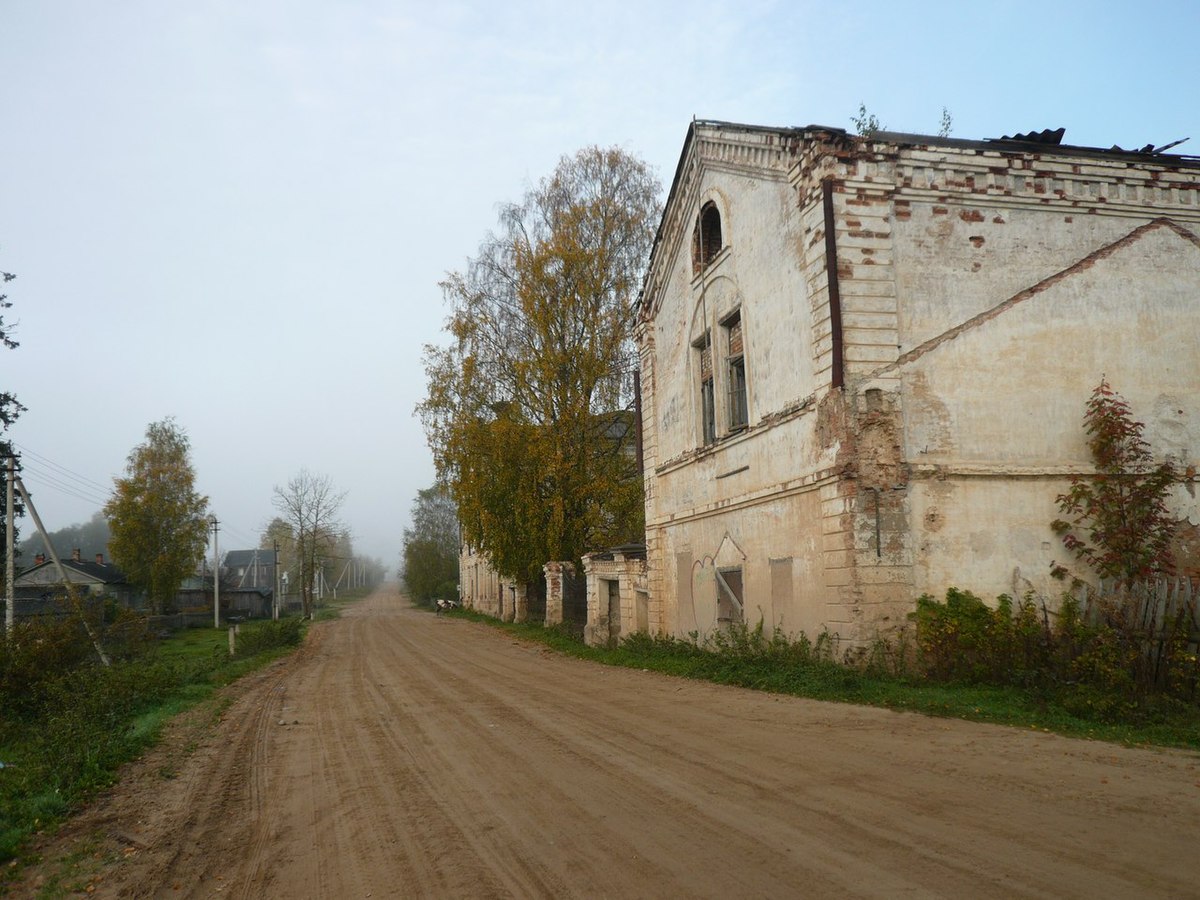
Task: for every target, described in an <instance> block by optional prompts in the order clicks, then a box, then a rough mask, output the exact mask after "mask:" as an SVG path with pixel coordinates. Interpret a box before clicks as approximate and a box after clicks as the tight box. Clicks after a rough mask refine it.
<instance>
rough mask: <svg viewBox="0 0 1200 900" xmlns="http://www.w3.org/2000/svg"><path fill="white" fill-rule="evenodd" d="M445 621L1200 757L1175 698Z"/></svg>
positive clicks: (781, 643)
mask: <svg viewBox="0 0 1200 900" xmlns="http://www.w3.org/2000/svg"><path fill="white" fill-rule="evenodd" d="M447 615H450V616H454V617H457V618H463V619H469V620H471V621H475V622H482V623H484V624H486V625H489V626H491V627H493V628H497V629H500V630H502V631H505V632H507V633H509V634H511V635H513V636H514V637H517V638H520V639H523V640H528V641H533V642H537V643H539V644H543V645H545V646H547V647H550V648H552V649H554V650H556V651H558V652H560V653H563V654H565V655H568V656H573V657H575V658H577V659H587V660H592V661H594V662H598V663H603V664H605V665H611V666H623V667H626V668H633V669H642V670H643V671H651V672H661V673H664V674H667V675H674V676H677V677H681V678H692V679H696V680H701V681H710V682H715V683H718V684H728V685H733V686H736V687H744V688H751V689H753V690H761V691H768V692H771V693H777V694H788V695H791V696H796V697H806V698H809V699H813V700H825V701H831V702H836V703H856V704H861V705H866V706H880V707H885V708H887V709H894V710H906V711H910V712H917V713H922V714H924V715H929V716H938V717H942V718H953V719H966V720H969V721H974V722H987V723H990V724H994V725H1006V726H1012V727H1016V728H1023V729H1031V730H1035V731H1042V732H1050V733H1055V734H1061V735H1066V736H1068V737H1076V738H1089V739H1093V740H1100V741H1109V742H1113V743H1122V744H1128V745H1146V746H1161V747H1183V748H1190V749H1196V750H1200V708H1198V707H1197V706H1196V705H1195V704H1188V703H1183V702H1180V701H1173V700H1169V699H1157V700H1153V701H1149V702H1147V703H1145V704H1143V705H1141V706H1139V707H1137V708H1136V709H1135V708H1132V707H1122V706H1121V702H1122V699H1123V698H1116V697H1113V696H1109V695H1104V694H1099V693H1097V692H1096V691H1095V690H1094V689H1091V688H1088V687H1084V686H1079V685H1058V686H1053V687H1043V688H1022V687H1015V686H1011V685H987V684H971V683H963V682H935V681H930V680H926V679H924V678H922V677H920V676H915V675H912V674H892V673H889V672H887V671H882V670H881V668H882V667H880V666H863V667H859V666H852V665H846V664H843V663H840V662H837V661H835V660H834V659H833V656H832V642H831V641H828V642H827V643H825V642H823V641H822V640H821V639H818V640H817V641H816V642H810V641H808V640H807V639H806V638H803V637H801V638H798V639H795V640H793V639H790V638H783V637H779V636H776V637H774V638H766V637H762V636H761V635H760V636H759V639H758V640H755V639H754V637H753V636H754V632H753V631H752V630H751V631H746V632H744V634H743V639H742V640H736V639H735V640H732V641H730V640H726V641H724V642H718V643H719V644H721V643H723V645H718V646H712V645H710V646H709V647H707V648H706V647H701V646H697V645H696V644H695V643H692V642H690V641H685V640H679V639H673V638H654V637H650V636H648V635H645V634H638V635H633V636H631V637H630V638H628V639H626V640H624V641H622V643H621V644H620V645H619V646H617V647H615V648H606V647H589V646H587V645H586V644H584V643H583V641H582V640H581V639H580V638H579V637H578V636H577V635H575V634H572V633H570V632H569V631H567V630H566V629H563V628H546V627H544V626H541V625H536V624H529V623H522V624H515V623H511V622H500V621H498V620H497V619H494V618H492V617H490V616H486V615H482V614H480V613H476V612H473V611H471V610H453V611H451V612H449V613H447Z"/></svg>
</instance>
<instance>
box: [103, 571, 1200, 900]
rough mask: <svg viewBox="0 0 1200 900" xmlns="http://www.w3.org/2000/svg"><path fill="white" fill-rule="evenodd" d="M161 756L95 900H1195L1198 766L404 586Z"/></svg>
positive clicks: (334, 628) (109, 827)
mask: <svg viewBox="0 0 1200 900" xmlns="http://www.w3.org/2000/svg"><path fill="white" fill-rule="evenodd" d="M281 722H284V723H286V724H282V725H281V724H280V723H281ZM164 752H171V751H170V749H168V750H166V751H164ZM161 764H162V761H161V759H159V760H153V759H152V760H150V761H149V762H147V763H145V764H143V765H142V767H141V770H140V771H139V770H135V771H133V772H131V773H130V775H129V777H128V778H127V779H126V780H125V781H124V782H123V784H122V786H121V787H120V788H118V789H117V790H116V791H115V792H114V794H113V795H112V796H111V797H109V798H107V799H106V800H105V801H104V802H103V803H101V804H99V805H98V806H97V808H96V809H94V810H92V811H90V812H89V813H88V814H87V816H86V817H85V819H87V820H88V821H87V822H85V824H84V825H83V826H81V827H92V828H95V827H96V826H99V827H100V828H101V829H102V830H103V832H104V834H106V835H108V836H109V837H107V838H106V840H109V841H110V842H111V843H112V844H113V846H115V847H124V848H125V849H124V852H123V855H124V857H125V858H124V859H123V860H122V861H120V862H119V863H116V864H115V865H113V866H111V867H110V869H109V870H108V872H107V873H105V874H104V876H103V877H102V878H101V879H100V880H99V881H97V882H96V888H97V890H96V895H97V896H168V897H214V896H221V897H226V896H233V897H330V898H343V897H347V898H361V897H422V896H425V897H660V898H661V897H722V898H729V897H821V896H838V897H843V896H878V897H896V896H951V897H980V896H983V897H987V896H1038V897H1089V898H1093V897H1127V896H1200V757H1197V756H1196V755H1195V754H1185V753H1176V752H1155V751H1142V750H1130V749H1123V748H1120V747H1114V746H1111V745H1105V744H1098V743H1090V742H1083V741H1072V740H1067V739H1064V738H1059V737H1054V736H1050V735H1046V734H1035V733H1026V732H1022V731H1017V730H1013V729H1005V728H998V727H990V726H981V725H977V724H969V723H964V722H957V721H947V720H937V719H927V718H923V717H921V716H917V715H912V714H903V713H892V712H888V711H885V710H875V709H866V708H856V707H850V706H838V705H832V704H822V703H817V702H811V701H805V700H797V699H792V698H780V697H773V696H770V695H763V694H756V693H752V692H749V691H742V690H737V689H731V688H722V687H719V686H712V685H706V684H700V683H693V682H687V681H683V680H678V679H672V678H668V677H664V676H660V675H657V674H650V673H644V672H637V671H625V670H619V669H610V668H605V667H602V666H598V665H593V664H590V663H582V662H578V661H573V660H568V659H563V658H560V657H556V656H554V655H553V654H551V653H549V652H548V651H545V650H544V649H540V648H537V647H532V646H528V645H525V644H520V643H516V642H514V641H512V640H511V639H510V638H508V637H506V636H504V635H502V634H500V633H498V632H496V631H494V630H491V629H489V628H487V627H485V626H481V625H476V624H472V623H468V622H465V621H459V620H454V619H441V618H435V617H434V616H432V615H430V614H428V613H425V612H420V611H416V610H412V609H409V608H407V606H406V604H405V602H404V601H403V600H402V599H401V598H399V597H398V596H397V595H396V594H395V593H390V592H387V591H383V592H380V593H378V594H376V595H375V596H373V597H372V598H371V599H369V600H367V601H364V602H363V603H361V604H359V605H357V606H356V607H354V608H352V609H350V610H349V611H348V612H346V613H345V614H344V617H343V618H342V619H341V620H339V621H336V622H331V623H327V624H323V625H321V626H319V627H318V628H316V629H314V632H313V634H312V635H311V640H310V642H309V644H308V646H306V647H305V648H304V649H303V650H301V651H300V653H298V654H297V655H296V656H295V657H294V658H292V659H290V660H288V661H286V662H284V663H282V664H280V665H277V666H276V667H274V668H272V669H270V670H268V671H267V672H265V673H263V674H260V675H256V676H252V680H251V681H249V682H247V683H246V684H245V685H243V686H242V687H241V688H240V690H239V696H238V698H237V699H236V700H235V702H234V703H233V705H232V706H231V707H230V708H229V710H228V711H227V712H226V713H225V715H224V716H223V718H222V721H221V723H220V725H219V726H217V728H216V730H215V732H213V733H211V734H210V735H209V737H208V738H207V739H206V741H205V743H204V745H203V746H202V747H200V748H199V749H198V750H195V751H194V752H191V753H190V754H187V755H186V756H183V757H180V759H179V760H178V765H179V775H178V777H176V778H174V779H172V780H165V779H163V778H162V777H161V776H156V775H155V774H154V771H153V770H154V767H155V766H156V765H157V766H160V767H161Z"/></svg>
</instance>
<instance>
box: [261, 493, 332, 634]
mask: <svg viewBox="0 0 1200 900" xmlns="http://www.w3.org/2000/svg"><path fill="white" fill-rule="evenodd" d="M345 499H346V492H345V491H338V490H337V489H336V488H335V487H334V486H333V482H332V481H331V480H330V478H329V476H328V475H314V474H312V473H311V472H309V471H308V470H307V469H301V470H300V472H299V473H298V474H297V475H296V476H295V477H294V478H292V479H291V480H290V481H288V483H287V484H286V485H285V486H283V487H280V486H278V485H276V486H275V495H274V499H273V503H274V506H275V509H276V510H277V511H278V512H279V514H280V517H281V518H282V519H283V520H284V521H285V522H286V523H287V524H288V525H290V526H291V528H292V555H293V562H294V564H295V566H296V568H297V569H298V570H299V576H300V603H301V608H302V611H303V614H304V615H305V616H306V617H311V616H312V614H313V584H314V581H315V579H316V575H317V573H318V572H319V571H320V566H321V561H322V558H323V557H324V556H326V555H328V554H330V553H331V552H333V550H334V548H336V546H337V543H338V540H339V537H340V535H341V534H342V533H343V530H344V529H343V528H342V524H341V522H340V521H339V520H338V514H339V512H340V511H341V508H342V502H343V501H344V500H345Z"/></svg>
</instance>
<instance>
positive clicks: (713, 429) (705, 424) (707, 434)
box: [692, 331, 717, 444]
mask: <svg viewBox="0 0 1200 900" xmlns="http://www.w3.org/2000/svg"><path fill="white" fill-rule="evenodd" d="M692 346H693V347H695V348H696V352H697V353H699V354H700V423H701V439H702V440H703V441H704V443H706V444H711V443H713V442H714V441H715V440H716V439H717V407H716V394H715V392H714V389H713V363H712V343H711V342H710V341H709V335H708V332H707V331H705V332H704V336H703V337H701V338H700V340H698V341H696V343H695V344H693V345H692Z"/></svg>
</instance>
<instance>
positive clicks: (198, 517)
mask: <svg viewBox="0 0 1200 900" xmlns="http://www.w3.org/2000/svg"><path fill="white" fill-rule="evenodd" d="M190 449H191V444H190V442H189V440H188V436H187V432H186V431H184V430H183V429H182V428H180V427H179V426H178V425H176V424H175V421H174V419H171V418H166V419H163V420H162V421H161V422H152V423H151V424H150V425H148V426H147V427H146V440H145V442H144V443H141V444H139V445H138V446H136V447H135V448H134V449H133V451H132V452H131V453H130V454H129V459H128V460H127V462H126V464H125V475H124V476H123V477H121V478H116V479H114V482H113V485H114V486H113V493H112V496H111V497H110V498H109V500H108V502H107V503H106V504H105V505H104V515H105V516H106V517H107V518H108V527H109V529H110V530H111V532H112V537H111V538H110V539H109V543H108V548H109V551H110V552H111V553H112V557H113V562H115V563H116V564H117V565H118V566H119V567H120V568H121V569H122V570H123V571H124V572H125V576H126V578H128V579H129V581H130V583H131V584H133V585H135V586H136V587H139V588H141V589H142V590H144V591H145V592H146V596H147V598H148V599H149V601H150V605H151V608H152V609H153V610H154V611H155V612H156V613H161V612H163V611H165V610H167V609H168V608H169V607H170V606H171V605H172V603H173V601H174V599H175V594H176V593H177V592H178V591H179V586H180V584H182V583H183V580H184V579H185V578H186V577H187V576H188V575H190V574H192V572H193V571H194V570H195V568H196V564H197V563H198V562H199V561H200V559H201V558H202V557H203V555H204V549H205V547H206V546H207V544H208V518H207V516H206V512H207V510H208V498H207V497H205V496H204V495H203V494H200V493H197V491H196V473H195V471H194V470H193V469H192V462H191V458H190Z"/></svg>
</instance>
